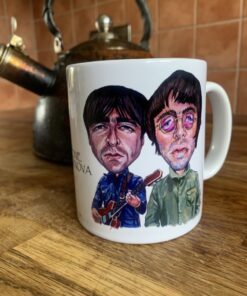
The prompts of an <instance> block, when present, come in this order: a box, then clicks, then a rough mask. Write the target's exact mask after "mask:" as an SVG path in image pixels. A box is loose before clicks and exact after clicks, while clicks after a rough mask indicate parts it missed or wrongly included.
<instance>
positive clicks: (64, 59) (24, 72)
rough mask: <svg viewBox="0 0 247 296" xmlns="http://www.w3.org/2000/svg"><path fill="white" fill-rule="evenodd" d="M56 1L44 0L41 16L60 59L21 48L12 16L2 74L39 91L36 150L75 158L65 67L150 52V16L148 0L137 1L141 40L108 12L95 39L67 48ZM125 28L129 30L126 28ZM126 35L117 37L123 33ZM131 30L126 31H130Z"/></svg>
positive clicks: (1, 50)
mask: <svg viewBox="0 0 247 296" xmlns="http://www.w3.org/2000/svg"><path fill="white" fill-rule="evenodd" d="M53 2H54V1H52V0H50V1H49V0H48V1H44V8H43V17H44V21H45V23H46V25H47V26H48V28H49V30H50V32H51V33H52V34H53V35H54V50H55V52H56V53H57V61H56V62H55V65H54V68H53V69H52V70H51V69H48V68H46V67H45V66H43V65H41V64H40V63H38V62H36V61H34V60H33V59H31V58H30V57H29V56H27V55H25V53H24V52H23V41H22V39H21V37H19V36H17V35H15V34H14V31H15V30H16V27H17V24H16V22H15V21H14V20H15V19H12V38H11V41H10V43H9V44H7V45H4V44H0V77H3V78H5V79H7V80H9V81H11V82H14V83H16V84H18V85H19V86H22V87H24V88H26V89H28V90H30V91H32V92H34V93H36V94H38V95H40V96H41V97H40V99H39V101H38V104H37V107H36V111H35V117H34V124H33V150H34V153H35V154H36V155H38V156H40V157H42V158H45V159H47V160H50V161H54V162H59V163H63V164H70V163H71V162H72V149H71V138H70V125H69V114H68V99H67V86H66V66H67V65H69V64H73V63H78V62H86V61H94V60H105V59H120V58H121V59H125V58H147V57H151V55H150V53H149V51H148V43H149V39H150V34H151V17H150V13H149V9H148V6H147V4H146V1H145V0H136V3H137V5H138V7H139V9H140V11H141V15H142V17H143V20H144V33H143V38H142V41H141V44H140V45H136V44H133V43H131V42H129V41H128V40H129V34H128V31H129V28H130V27H129V26H127V27H126V26H125V27H123V26H119V27H115V28H114V27H113V26H112V22H111V19H110V18H109V17H108V16H105V15H104V16H100V17H99V19H98V21H97V22H96V28H97V32H92V33H91V40H89V41H87V42H85V43H82V44H79V45H77V46H75V47H73V48H71V49H70V50H68V51H63V42H62V36H61V33H60V31H59V30H58V28H57V27H56V25H55V22H54V19H53V9H52V6H53ZM124 28H125V29H124ZM118 32H120V34H122V35H125V39H124V38H123V37H122V38H120V37H119V33H118ZM126 32H127V33H126Z"/></svg>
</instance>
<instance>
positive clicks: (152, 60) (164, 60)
mask: <svg viewBox="0 0 247 296" xmlns="http://www.w3.org/2000/svg"><path fill="white" fill-rule="evenodd" d="M168 62H170V63H172V62H190V63H191V62H193V63H201V64H206V65H207V62H206V60H203V59H199V58H175V57H174V58H141V59H135V58H132V59H112V60H98V61H88V62H79V63H74V64H70V65H68V66H66V69H69V68H80V67H81V66H82V67H85V66H89V65H103V64H127V63H129V64H131V63H152V64H154V63H156V64H157V63H168Z"/></svg>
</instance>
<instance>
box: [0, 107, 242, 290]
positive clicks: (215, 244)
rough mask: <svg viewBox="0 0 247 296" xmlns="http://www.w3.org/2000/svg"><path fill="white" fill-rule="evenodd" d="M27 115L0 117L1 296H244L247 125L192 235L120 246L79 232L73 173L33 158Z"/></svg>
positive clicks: (210, 188) (210, 186)
mask: <svg viewBox="0 0 247 296" xmlns="http://www.w3.org/2000/svg"><path fill="white" fill-rule="evenodd" d="M32 112H33V111H32V110H26V111H22V112H2V113H0V236H1V240H0V295H1V296H2V295H3V296H5V295H6V296H7V295H8V296H9V295H10V296H12V295H14V296H15V295H18V296H19V295H23V296H30V295H35V296H36V295H58V296H59V295H66V296H67V295H76V296H77V295H97V296H99V295H111V296H112V295H113V296H115V295H118V296H121V295H210V296H211V295H219V296H221V295H229V296H235V295H236V296H237V295H247V194H246V192H247V182H246V180H247V149H246V147H247V125H246V124H238V125H236V126H235V127H234V132H233V137H232V143H231V149H230V153H229V155H228V157H227V161H226V163H225V165H224V167H223V168H222V170H221V171H220V173H219V174H217V176H215V177H214V178H212V179H210V180H208V181H206V182H205V186H204V208H203V216H202V220H201V222H200V224H199V225H198V226H197V227H196V228H195V229H194V230H193V231H191V232H190V233H188V234H187V235H186V236H183V237H181V238H178V239H176V240H173V241H169V242H166V243H159V244H154V245H126V244H125V245H123V244H118V243H112V242H109V241H106V240H103V239H100V238H98V237H95V236H93V235H91V234H89V233H88V232H87V231H85V229H83V228H82V227H81V226H80V224H79V222H78V220H77V217H76V206H75V196H74V183H73V173H72V168H71V167H63V166H60V165H56V164H52V163H49V162H46V161H43V160H41V159H38V158H36V157H35V156H34V155H33V153H32V114H33V113H32ZM244 122H247V121H244ZM207 130H208V131H209V130H210V125H209V126H208V129H207ZM209 134H210V132H208V133H207V135H208V137H209Z"/></svg>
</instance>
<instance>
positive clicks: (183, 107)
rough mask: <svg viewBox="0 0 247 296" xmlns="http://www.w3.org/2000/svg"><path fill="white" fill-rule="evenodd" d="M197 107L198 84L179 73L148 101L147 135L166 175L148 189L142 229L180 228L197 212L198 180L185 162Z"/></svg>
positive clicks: (199, 97) (193, 142) (191, 143)
mask: <svg viewBox="0 0 247 296" xmlns="http://www.w3.org/2000/svg"><path fill="white" fill-rule="evenodd" d="M201 105H202V95H201V87H200V82H199V81H198V79H197V78H196V77H195V76H194V75H192V74H191V73H189V72H185V71H182V70H177V71H175V72H174V73H172V74H171V75H170V76H169V77H168V78H167V79H166V80H164V81H163V83H162V84H161V85H160V86H159V87H158V89H157V90H156V91H155V92H154V94H153V95H152V96H151V98H150V100H149V101H148V106H147V119H146V120H147V134H148V136H149V138H150V140H151V141H152V144H154V145H155V147H156V152H157V153H158V154H159V155H161V156H162V157H163V159H164V160H165V161H166V162H167V164H168V165H169V174H168V175H167V176H165V177H164V178H162V179H161V180H159V181H158V182H157V183H156V184H154V186H153V188H152V192H151V195H150V199H149V201H148V206H147V213H146V216H145V226H146V227H147V226H166V225H177V224H183V223H186V222H187V221H189V220H190V219H192V218H193V217H195V216H196V215H197V213H198V212H199V208H200V188H199V187H200V186H199V178H198V173H197V172H196V171H193V170H192V169H191V168H190V165H189V162H190V159H191V157H192V154H193V152H194V150H195V148H196V146H197V139H198V134H199V129H200V125H201V108H202V106H201Z"/></svg>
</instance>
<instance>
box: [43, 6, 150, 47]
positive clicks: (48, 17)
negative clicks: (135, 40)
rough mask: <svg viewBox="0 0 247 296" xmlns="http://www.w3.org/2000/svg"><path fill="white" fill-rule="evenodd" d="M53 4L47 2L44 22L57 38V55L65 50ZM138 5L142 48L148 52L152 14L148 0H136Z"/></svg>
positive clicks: (44, 10) (55, 45)
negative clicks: (142, 28)
mask: <svg viewBox="0 0 247 296" xmlns="http://www.w3.org/2000/svg"><path fill="white" fill-rule="evenodd" d="M53 2H54V0H45V1H44V6H43V18H44V21H45V23H46V25H47V27H48V29H49V31H50V32H51V33H52V35H54V36H55V39H54V50H55V52H56V53H60V52H61V51H62V50H63V40H62V35H61V32H60V31H59V29H58V28H57V26H56V24H55V21H54V18H53V15H54V13H53V9H52V6H53ZM136 4H137V6H138V8H139V10H140V12H141V16H142V18H143V25H144V31H143V35H142V39H141V42H140V45H141V47H143V48H144V49H146V50H148V49H149V39H150V37H151V31H152V25H151V23H152V22H151V14H150V11H149V8H148V5H147V1H146V0H136Z"/></svg>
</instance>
